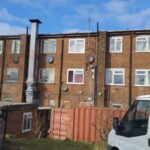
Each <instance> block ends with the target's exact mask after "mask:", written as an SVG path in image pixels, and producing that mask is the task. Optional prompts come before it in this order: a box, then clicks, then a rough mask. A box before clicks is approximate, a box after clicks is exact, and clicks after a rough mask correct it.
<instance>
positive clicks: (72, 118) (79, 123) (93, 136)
mask: <svg viewBox="0 0 150 150" xmlns="http://www.w3.org/2000/svg"><path fill="white" fill-rule="evenodd" d="M124 113H125V110H120V109H110V108H95V107H78V108H68V109H59V108H54V109H53V110H52V113H51V122H50V130H49V136H50V137H51V138H53V139H60V140H64V139H66V138H70V139H72V140H74V141H89V142H98V141H99V140H100V139H105V138H106V136H107V135H108V133H109V131H110V129H111V128H112V119H113V117H119V119H121V118H122V117H123V115H124Z"/></svg>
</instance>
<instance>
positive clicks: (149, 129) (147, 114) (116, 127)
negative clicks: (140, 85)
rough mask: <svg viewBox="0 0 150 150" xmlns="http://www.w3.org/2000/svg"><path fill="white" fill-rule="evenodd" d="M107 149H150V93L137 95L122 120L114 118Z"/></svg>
mask: <svg viewBox="0 0 150 150" xmlns="http://www.w3.org/2000/svg"><path fill="white" fill-rule="evenodd" d="M107 150H150V95H143V96H139V97H137V99H136V101H135V102H134V103H133V104H132V105H131V107H130V108H129V110H128V111H127V112H126V114H125V115H124V117H123V119H122V120H121V121H119V120H118V118H114V119H113V129H112V130H111V131H110V133H109V136H108V145H107Z"/></svg>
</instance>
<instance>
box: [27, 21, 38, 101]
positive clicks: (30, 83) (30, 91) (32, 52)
mask: <svg viewBox="0 0 150 150" xmlns="http://www.w3.org/2000/svg"><path fill="white" fill-rule="evenodd" d="M29 21H30V22H31V36H30V49H29V64H28V78H27V81H26V84H27V89H26V102H27V103H35V102H36V101H35V96H36V95H35V92H36V87H35V59H36V58H35V56H36V51H37V37H38V26H39V24H40V23H41V21H40V20H38V19H31V20H29Z"/></svg>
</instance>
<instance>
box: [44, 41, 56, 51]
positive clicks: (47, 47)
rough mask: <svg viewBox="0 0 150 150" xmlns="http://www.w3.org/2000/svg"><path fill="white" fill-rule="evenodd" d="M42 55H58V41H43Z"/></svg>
mask: <svg viewBox="0 0 150 150" xmlns="http://www.w3.org/2000/svg"><path fill="white" fill-rule="evenodd" d="M42 53H56V40H51V39H49V40H43V41H42Z"/></svg>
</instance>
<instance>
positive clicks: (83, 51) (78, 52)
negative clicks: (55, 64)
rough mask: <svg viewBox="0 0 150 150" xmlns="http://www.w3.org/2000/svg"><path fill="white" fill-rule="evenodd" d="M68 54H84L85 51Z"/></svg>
mask: <svg viewBox="0 0 150 150" xmlns="http://www.w3.org/2000/svg"><path fill="white" fill-rule="evenodd" d="M68 54H85V51H83V52H68Z"/></svg>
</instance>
